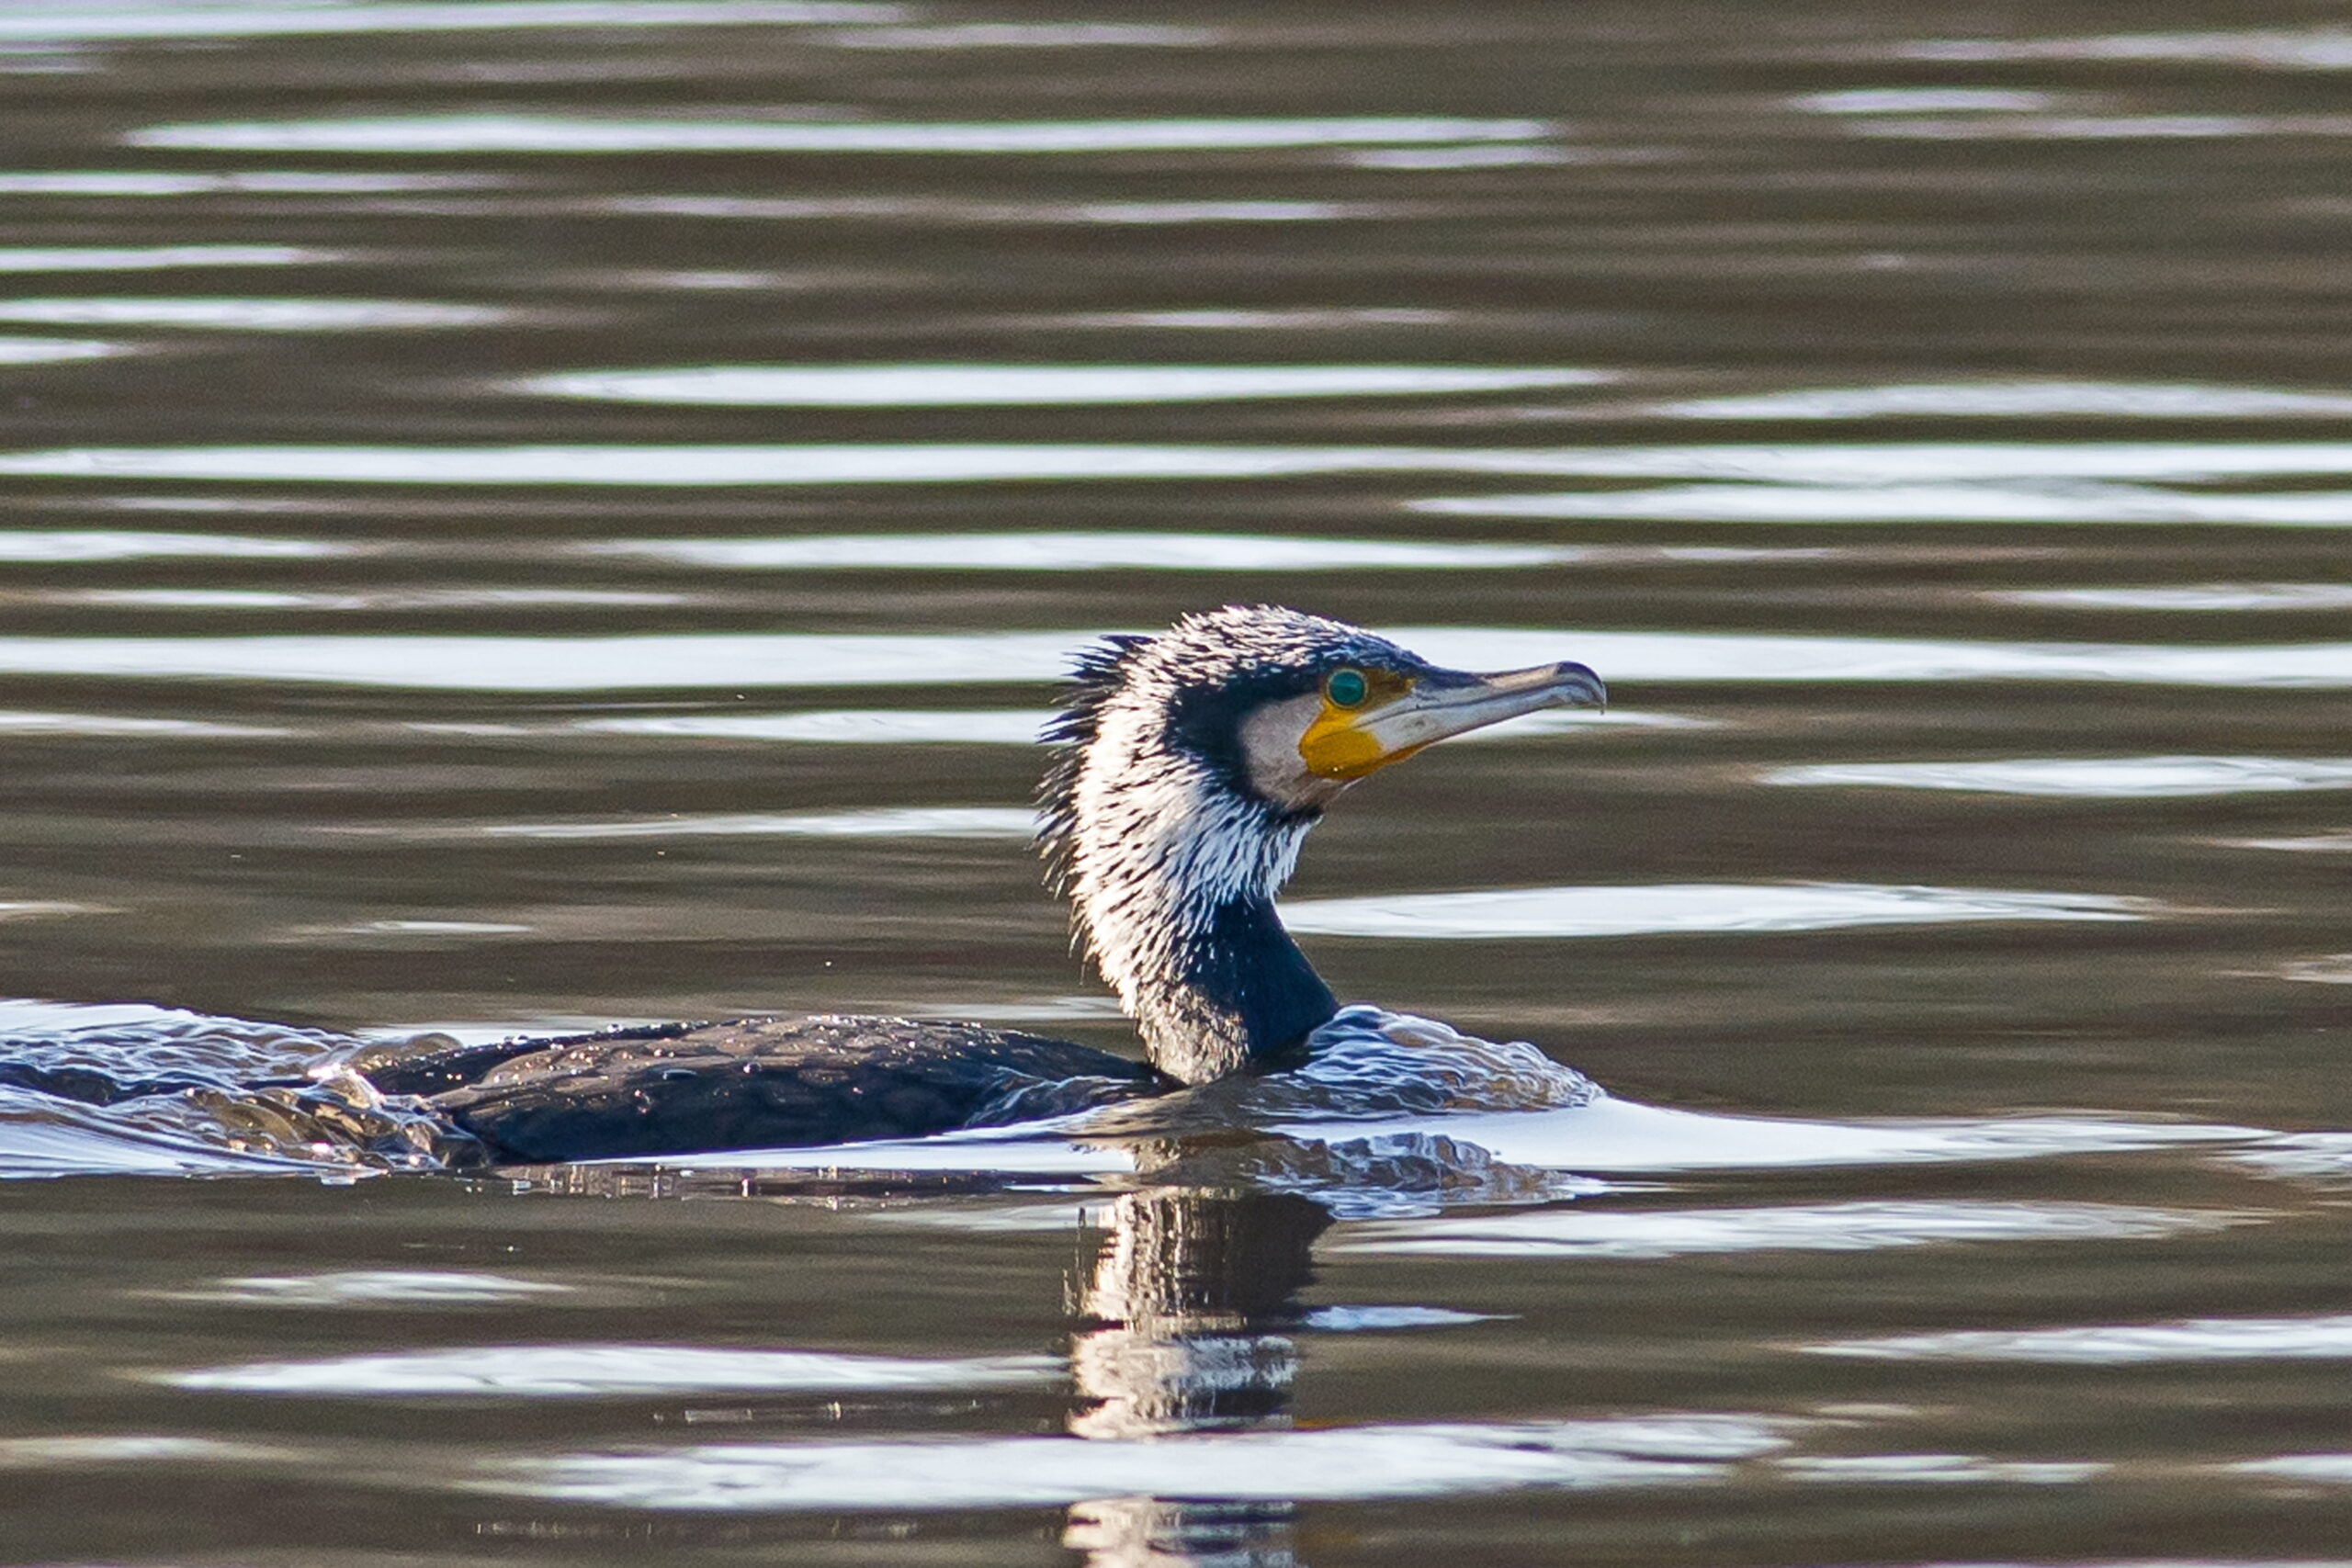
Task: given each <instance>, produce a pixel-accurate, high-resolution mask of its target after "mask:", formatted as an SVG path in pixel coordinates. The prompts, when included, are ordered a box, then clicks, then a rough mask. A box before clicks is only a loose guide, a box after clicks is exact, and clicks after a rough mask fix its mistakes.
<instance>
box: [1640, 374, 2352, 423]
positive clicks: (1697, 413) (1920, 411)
mask: <svg viewBox="0 0 2352 1568" xmlns="http://www.w3.org/2000/svg"><path fill="white" fill-rule="evenodd" d="M1657 412H1659V413H1660V414H1662V415H1664V416H1666V417H1667V418H1669V419H1707V420H1716V419H1720V420H1742V419H1756V420H1768V419H1769V420H1782V419H1789V420H1825V421H1827V420H1861V419H1919V418H1929V419H2049V418H2059V417H2071V418H2104V419H2314V418H2341V417H2343V416H2344V415H2346V414H2352V393H2344V392H2312V391H2289V390H2283V389H2275V388H2267V387H2202V386H2195V385H2183V384H2181V383H2179V382H2173V381H2157V382H2148V383H2133V382H2121V381H1955V382H1912V383H1905V384H1900V385H1894V386H1877V387H1829V388H1822V389H1807V390H1802V391H1785V392H1750V393H1744V394H1739V395H1736V396H1730V397H1715V398H1693V399H1691V400H1686V401H1683V402H1675V403H1667V404H1664V405H1662V406H1660V407H1659V409H1658V410H1657Z"/></svg>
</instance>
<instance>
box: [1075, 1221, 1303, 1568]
mask: <svg viewBox="0 0 2352 1568" xmlns="http://www.w3.org/2000/svg"><path fill="white" fill-rule="evenodd" d="M1107 1222H1108V1223H1107V1226H1106V1233H1105V1235H1103V1242H1102V1249H1101V1251H1100V1253H1099V1254H1098V1255H1097V1257H1096V1258H1095V1260H1094V1266H1093V1269H1092V1270H1091V1273H1090V1274H1089V1276H1088V1277H1087V1279H1086V1280H1085V1281H1084V1283H1083V1286H1082V1288H1081V1290H1080V1292H1079V1301H1078V1306H1079V1309H1080V1313H1081V1314H1083V1317H1084V1322H1085V1325H1086V1326H1085V1327H1083V1328H1082V1329H1081V1330H1080V1333H1079V1335H1078V1337H1077V1338H1076V1340H1075V1341H1074V1343H1073V1344H1072V1346H1071V1348H1070V1371H1071V1375H1072V1381H1073V1382H1074V1383H1075V1384H1076V1393H1077V1394H1078V1396H1079V1400H1080V1404H1079V1405H1078V1408H1077V1409H1076V1410H1075V1411H1074V1412H1073V1414H1072V1415H1071V1417H1070V1424H1069V1425H1070V1431H1071V1433H1072V1435H1073V1436H1076V1437H1080V1438H1095V1439H1109V1440H1114V1441H1115V1440H1118V1439H1122V1438H1166V1437H1173V1436H1176V1435H1178V1434H1181V1433H1186V1432H1219V1431H1249V1430H1265V1429H1269V1428H1274V1429H1280V1428H1285V1427H1289V1425H1290V1402H1291V1383H1292V1380H1293V1379H1294V1378H1295V1376H1296V1374H1297V1370H1298V1351H1297V1348H1296V1346H1295V1344H1294V1343H1293V1341H1292V1339H1291V1337H1290V1336H1289V1334H1288V1333H1287V1332H1286V1331H1287V1330H1289V1329H1290V1328H1292V1327H1293V1326H1294V1325H1295V1324H1296V1322H1297V1321H1298V1318H1299V1310H1300V1309H1299V1305H1298V1292H1300V1291H1301V1290H1303V1289H1304V1288H1305V1287H1306V1283H1307V1280H1309V1278H1310V1277H1311V1275H1312V1272H1313V1268H1314V1264H1313V1250H1312V1249H1313V1247H1314V1243H1315V1238H1316V1237H1317V1235H1320V1234H1321V1233H1322V1232H1323V1231H1324V1230H1325V1229H1326V1228H1327V1227H1329V1224H1330V1223H1331V1220H1330V1216H1329V1214H1328V1213H1325V1212H1324V1210H1323V1209H1322V1208H1321V1207H1320V1206H1319V1205H1317V1204H1315V1203H1312V1202H1309V1201H1307V1200H1306V1199H1304V1198H1299V1197H1295V1196H1292V1195H1290V1194H1286V1193H1275V1192H1253V1191H1250V1190H1247V1189H1243V1188H1191V1187H1163V1188H1156V1189H1147V1190H1143V1191H1139V1192H1129V1193H1126V1194H1125V1195H1124V1196H1122V1197H1121V1198H1120V1199H1119V1200H1118V1201H1117V1203H1116V1204H1114V1206H1113V1208H1112V1210H1111V1213H1109V1215H1108V1216H1107ZM1293 1512H1294V1509H1293V1508H1292V1506H1291V1505H1289V1504H1287V1503H1265V1502H1255V1503H1243V1502H1224V1503H1217V1502H1204V1501H1198V1500H1194V1501H1170V1500H1168V1499H1164V1498H1155V1497H1106V1498H1101V1499H1096V1500H1094V1501H1091V1502H1085V1503H1079V1504H1075V1505H1073V1506H1071V1508H1070V1511H1069V1528H1068V1529H1066V1530H1065V1531H1064V1533H1063V1536H1062V1544H1063V1545H1065V1546H1070V1547H1076V1548H1079V1549H1080V1550H1083V1551H1085V1552H1086V1553H1087V1562H1088V1563H1089V1565H1090V1568H1131V1565H1140V1564H1144V1563H1157V1564H1165V1565H1169V1568H1176V1565H1180V1564H1183V1563H1189V1562H1232V1563H1250V1564H1259V1565H1263V1568H1275V1565H1277V1564H1288V1563H1291V1562H1295V1557H1294V1556H1293V1554H1292V1551H1291V1550H1290V1533H1291V1517H1292V1514H1293Z"/></svg>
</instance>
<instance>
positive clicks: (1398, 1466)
mask: <svg viewBox="0 0 2352 1568" xmlns="http://www.w3.org/2000/svg"><path fill="white" fill-rule="evenodd" d="M1798 1425H1799V1423H1795V1422H1791V1421H1786V1420H1775V1419H1770V1418H1767V1417H1761V1416H1698V1415H1693V1416H1627V1417H1622V1418H1619V1419H1615V1420H1596V1421H1549V1422H1527V1423H1492V1424H1481V1425H1471V1424H1466V1423H1465V1424H1442V1425H1441V1424H1430V1425H1418V1426H1416V1425H1401V1424H1400V1425H1394V1426H1374V1427H1320V1428H1317V1429H1313V1430H1306V1431H1255V1432H1217V1433H1198V1434H1191V1435H1186V1436H1182V1437H1173V1438H1148V1439H1141V1440H1138V1439H1135V1438H1121V1439H1100V1440H1086V1439H1080V1438H1035V1437H1022V1438H965V1439H942V1438H884V1439H880V1440H876V1441H867V1442H842V1443H790V1444H786V1443H776V1444H743V1445H729V1446H716V1445H714V1446H709V1447H702V1448H684V1449H672V1450H663V1451H653V1452H640V1453H582V1454H572V1455H568V1456H566V1457H564V1458H561V1459H554V1460H524V1461H514V1462H513V1463H511V1464H510V1465H508V1466H506V1467H504V1468H503V1470H501V1471H496V1472H489V1473H486V1474H483V1475H481V1477H480V1478H478V1479H477V1480H476V1481H475V1482H474V1483H473V1484H474V1485H475V1486H476V1487H478V1488H480V1489H481V1490H485V1491H498V1492H515V1493H521V1494H523V1495H528V1496H534V1497H546V1498H551V1499H557V1500H560V1501H564V1502H571V1503H588V1504H603V1505H605V1506H619V1507H632V1508H650V1509H665V1510H694V1511H707V1512H732V1511H738V1510H742V1511H772V1510H785V1509H797V1508H856V1509H865V1508H887V1509H892V1510H900V1509H938V1508H988V1507H1038V1506H1051V1505H1056V1504H1065V1503H1080V1502H1085V1501H1087V1500H1088V1499H1090V1498H1097V1497H1186V1498H1232V1499H1266V1500H1270V1501H1284V1502H1287V1501H1292V1500H1295V1499H1308V1498H1353V1497H1419V1496H1432V1495H1444V1494H1449V1493H1473V1492H1498V1491H1505V1490H1509V1489H1510V1488H1513V1487H1519V1486H1568V1487H1600V1486H1639V1485H1645V1484H1650V1485H1655V1484H1662V1483H1691V1482H1696V1481H1711V1480H1719V1479H1726V1478H1728V1476H1729V1475H1730V1473H1731V1467H1732V1466H1733V1465H1735V1464H1736V1463H1737V1462H1738V1461H1742V1460H1747V1459H1753V1458H1757V1457H1758V1456H1761V1455H1765V1454H1769V1453H1771V1452H1773V1451H1774V1450H1779V1449H1781V1448H1784V1447H1786V1446H1787V1444H1788V1442H1789V1440H1790V1439H1789V1436H1788V1434H1789V1433H1790V1432H1792V1430H1794V1429H1795V1428H1796V1427H1797V1426H1798Z"/></svg>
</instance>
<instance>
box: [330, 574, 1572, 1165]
mask: <svg viewBox="0 0 2352 1568" xmlns="http://www.w3.org/2000/svg"><path fill="white" fill-rule="evenodd" d="M1606 701H1607V692H1606V689H1605V688H1604V686H1603V685H1602V683H1601V681H1600V677H1599V676H1598V675H1596V674H1595V673H1594V672H1593V671H1591V670H1590V669H1589V668H1587V667H1586V666H1584V665H1582V664H1578V663H1575V662H1572V661H1561V662H1556V663H1551V664H1543V665H1537V666H1534V667H1532V668H1530V669H1523V670H1514V671H1504V672H1500V673H1494V674H1472V673H1468V672H1464V671H1455V670H1449V669H1444V668H1441V667H1440V666H1438V665H1435V664H1432V663H1430V662H1429V661H1428V660H1424V659H1422V658H1420V657H1419V656H1418V655H1416V654H1413V653H1411V652H1409V651H1408V650H1407V649H1404V648H1402V647H1400V646H1399V645H1397V643H1395V642H1392V641H1390V640H1389V639H1387V638H1385V637H1380V636H1377V635H1375V634H1374V633H1373V632H1370V631H1367V630H1365V629H1363V627H1361V626H1353V625H1351V624H1349V623H1347V622H1344V621H1339V620H1333V619H1329V618H1327V617H1324V616H1321V615H1311V614H1308V613H1306V612H1304V611H1299V610H1295V609H1289V608H1285V607H1282V606H1278V605H1268V604H1258V605H1227V606H1226V607H1223V608H1221V609H1216V610H1211V611H1205V612H1200V613H1195V614H1192V615H1186V616H1184V617H1183V618H1182V619H1180V620H1178V621H1177V622H1176V623H1175V624H1174V625H1173V626H1170V627H1169V628H1168V629H1167V630H1165V631H1161V632H1159V633H1156V634H1152V635H1116V636H1112V637H1106V638H1103V640H1101V641H1099V642H1097V643H1095V644H1093V645H1091V646H1090V647H1088V648H1086V649H1083V650H1082V651H1080V653H1078V654H1077V655H1076V657H1075V658H1074V660H1073V662H1072V665H1071V669H1070V684H1069V689H1068V691H1067V693H1066V695H1065V699H1064V703H1063V705H1062V706H1061V708H1060V710H1059V712H1058V713H1057V716H1056V717H1055V718H1054V719H1053V720H1052V722H1051V723H1050V724H1049V725H1048V727H1047V728H1046V733H1045V735H1044V737H1043V738H1044V739H1046V741H1048V742H1049V743H1050V744H1051V745H1052V747H1053V748H1054V750H1053V760H1052V761H1051V763H1050V765H1049V766H1048V768H1047V770H1046V776H1045V780H1044V783H1043V784H1042V785H1041V786H1040V789H1039V792H1038V797H1037V823H1038V826H1037V831H1036V837H1035V844H1036V848H1037V849H1038V850H1039V851H1040V852H1042V853H1043V855H1044V857H1045V860H1046V866H1047V882H1048V885H1049V886H1051V887H1052V888H1053V889H1054V890H1055V891H1056V892H1057V893H1058V894H1059V895H1060V896H1061V897H1063V898H1065V899H1066V900H1067V901H1068V903H1069V910H1070V921H1071V931H1072V938H1073V942H1074V945H1075V946H1076V947H1077V948H1078V949H1079V950H1080V952H1081V953H1083V955H1084V956H1085V957H1086V959H1088V960H1089V961H1091V964H1092V965H1093V966H1094V968H1095V969H1096V971H1097V972H1098V973H1099V974H1100V975H1101V976H1102V977H1103V981H1104V982H1105V983H1106V984H1107V985H1108V986H1109V987H1110V988H1111V990H1112V991H1113V993H1114V995H1115V996H1116V997H1117V998H1118V1002H1119V1006H1120V1009H1121V1010H1122V1011H1123V1012H1124V1013H1125V1015H1126V1016H1127V1017H1128V1018H1129V1019H1130V1020H1132V1021H1133V1022H1134V1024H1135V1027H1136V1032H1137V1033H1138V1035H1139V1036H1140V1037H1141V1041H1142V1044H1143V1048H1144V1054H1145V1057H1146V1060H1145V1061H1143V1062H1136V1061H1134V1060H1132V1059H1130V1058H1128V1057H1125V1056H1121V1055H1115V1054H1114V1053H1111V1052H1107V1051H1100V1050H1096V1049H1093V1048H1091V1047H1089V1046H1085V1045H1080V1044H1075V1043H1069V1042H1067V1041H1057V1040H1050V1039H1046V1038H1043V1037H1040V1036H1037V1035H1033V1034H1028V1033H1023V1032H1016V1031H1008V1030H997V1029H989V1028H985V1027H982V1026H981V1025H978V1024H974V1023H956V1022H944V1021H923V1020H911V1019H899V1018H866V1017H848V1016H838V1015H824V1016H818V1017H812V1018H797V1019H794V1018H747V1019H738V1020H734V1021H728V1022H723V1023H708V1024H684V1023H681V1024H665V1025H659V1026H653V1027H650V1028H624V1029H617V1030H612V1031H606V1032H599V1033H594V1034H587V1035H574V1036H568V1037H563V1038H559V1039H552V1040H550V1039H544V1038H542V1039H537V1040H533V1039H517V1040H508V1041H502V1042H496V1043H487V1044H474V1045H461V1044H457V1043H453V1042H449V1041H448V1040H447V1037H439V1038H438V1039H434V1038H432V1037H428V1039H427V1041H426V1042H424V1043H419V1044H410V1045H397V1046H369V1047H367V1048H365V1049H363V1050H361V1051H360V1052H358V1053H356V1055H351V1056H349V1057H348V1058H347V1059H345V1061H344V1062H342V1063H341V1064H339V1066H342V1067H345V1068H347V1069H349V1070H350V1071H351V1072H353V1073H356V1075H357V1076H358V1077H359V1078H360V1079H362V1080H364V1082H365V1083H366V1084H367V1085H368V1086H369V1087H370V1088H371V1089H372V1090H373V1091H374V1092H376V1093H378V1094H380V1095H390V1096H414V1097H418V1098H419V1099H421V1100H423V1102H424V1104H425V1105H427V1106H429V1107H430V1108H431V1109H432V1110H433V1111H435V1112H436V1113H437V1114H438V1115H440V1116H442V1117H445V1118H447V1121H448V1122H451V1123H453V1124H454V1126H455V1128H456V1129H458V1131H459V1132H460V1133H462V1134H465V1135H467V1136H469V1137H470V1138H472V1139H474V1140H477V1141H478V1142H479V1143H480V1145H481V1146H482V1149H483V1150H484V1152H485V1155H486V1157H487V1158H488V1159H489V1160H490V1161H491V1162H492V1163H495V1164H537V1163H560V1162H571V1161H578V1160H583V1159H596V1158H629V1157H643V1156H681V1155H706V1154H713V1153H722V1152H726V1151H729V1150H750V1149H761V1148H783V1147H791V1146H803V1147H805V1146H810V1145H833V1144H841V1143H852V1142H861V1141H870V1140H876V1139H897V1138H913V1137H922V1136H927V1135H931V1134H937V1133H941V1132H945V1131H949V1130H953V1129H958V1128H966V1127H979V1126H998V1125H1006V1124H1010V1123H1013V1122H1025V1121H1034V1120H1037V1119H1040V1118H1042V1117H1045V1116H1052V1115H1065V1114H1069V1113H1070V1112H1073V1111H1083V1110H1087V1109H1090V1108H1092V1107H1096V1106H1104V1105H1112V1104H1117V1103H1121V1102H1124V1101H1129V1100H1136V1099H1137V1098H1139V1097H1144V1096H1149V1095H1153V1094H1156V1093H1164V1092H1166V1091H1169V1090H1172V1089H1180V1088H1182V1087H1185V1086H1200V1085H1207V1084H1213V1083H1221V1082H1223V1081H1225V1080H1228V1079H1232V1078H1236V1077H1242V1076H1246V1075H1250V1074H1252V1073H1266V1074H1272V1073H1279V1072H1281V1071H1282V1070H1283V1068H1284V1066H1285V1064H1289V1063H1295V1061H1296V1060H1297V1057H1298V1053H1299V1052H1300V1051H1301V1050H1302V1048H1303V1047H1304V1046H1305V1045H1306V1043H1307V1041H1308V1039H1309V1037H1310V1036H1311V1035H1313V1034H1314V1032H1316V1031H1317V1029H1318V1028H1320V1027H1322V1026H1324V1025H1326V1024H1328V1023H1329V1022H1330V1021H1332V1020H1333V1018H1334V1017H1335V1016H1336V1015H1337V1014H1339V1012H1340V1006H1339V1003H1338V1001H1337V999H1336V998H1334V996H1333V994H1332V992H1331V989H1330V987H1329V986H1327V985H1325V984H1324V982H1323V979H1322V977H1321V976H1318V975H1317V973H1316V971H1315V968H1314V965H1313V964H1310V963H1309V962H1308V961H1307V959H1306V954H1305V953H1302V952H1300V950H1299V948H1298V946H1297V944H1296V943H1295V942H1294V941H1293V940H1292V939H1291V936H1290V933H1289V932H1288V931H1285V930H1284V929H1283V923H1282V920H1281V919H1280V918H1279V916H1277V914H1276V913H1275V907H1274V900H1275V895H1276V894H1277V892H1278V891H1279V890H1280V889H1281V888H1282V886H1283V884H1284V883H1285V882H1286V881H1287V880H1288V879H1289V878H1290V875H1291V874H1292V872H1293V870H1294V869H1295V866H1296V864H1297V863H1298V856H1299V851H1300V847H1301V844H1302V842H1303V841H1304V840H1305V838H1306V833H1307V831H1308V829H1311V828H1312V827H1313V826H1314V825H1315V824H1316V822H1317V821H1318V820H1319V819H1320V818H1321V817H1322V815H1323V812H1324V810H1325V809H1326V808H1327V807H1329V806H1330V805H1331V804H1332V803H1333V802H1334V801H1335V800H1337V799H1338V798H1339V796H1340V795H1342V794H1344V793H1345V792H1346V791H1347V790H1349V789H1350V788H1351V787H1352V786H1353V785H1355V784H1357V783H1359V782H1361V781H1362V780H1363V779H1365V778H1368V777H1370V776H1371V775H1372V774H1373V773H1377V772H1378V771H1380V770H1381V769H1383V768H1385V767H1388V766H1390V765H1392V764H1394V763H1397V762H1398V761H1403V760H1405V759H1406V758H1408V757H1411V756H1414V755H1416V754H1417V753H1419V751H1421V750H1424V749H1425V748H1427V747H1429V746H1430V745H1433V744H1435V743H1436V742H1438V741H1440V740H1442V739H1447V738H1448V737H1451V736H1456V735H1460V734H1463V733H1464V732H1466V731H1469V730H1474V729H1479V728H1485V727H1487V726H1488V725H1491V724H1495V723H1498V722H1499V721H1501V720H1503V719H1507V718H1511V717H1515V716H1519V715H1521V714H1527V713H1532V712H1535V711H1537V710H1539V709H1544V708H1550V707H1557V706H1575V707H1600V706H1603V705H1605V704H1606Z"/></svg>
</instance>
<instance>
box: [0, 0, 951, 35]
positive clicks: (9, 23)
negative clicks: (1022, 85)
mask: <svg viewBox="0 0 2352 1568" xmlns="http://www.w3.org/2000/svg"><path fill="white" fill-rule="evenodd" d="M905 15H906V11H905V8H904V7H902V6H892V5H875V4H870V3H866V0H462V3H459V4H454V5H453V4H449V3H447V0H309V3H306V4H301V5H266V6H256V5H251V4H236V3H234V0H231V3H226V4H224V3H220V0H198V4H194V5H187V4H180V5H148V6H141V5H127V6H73V7H68V8H62V9H55V10H41V11H18V12H13V13H11V14H9V15H6V16H0V39H6V40H9V41H16V40H19V39H23V40H30V41H47V40H51V39H56V40H68V39H70V40H74V41H82V42H99V41H105V40H109V39H126V40H127V39H235V38H288V37H304V36H310V37H334V36H338V35H347V34H353V33H441V32H486V31H504V30H510V29H515V28H691V27H718V28H740V27H760V26H775V25H780V24H792V23H799V24H817V23H853V24H854V23H859V22H892V21H897V20H899V18H900V17H903V16H905Z"/></svg>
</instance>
